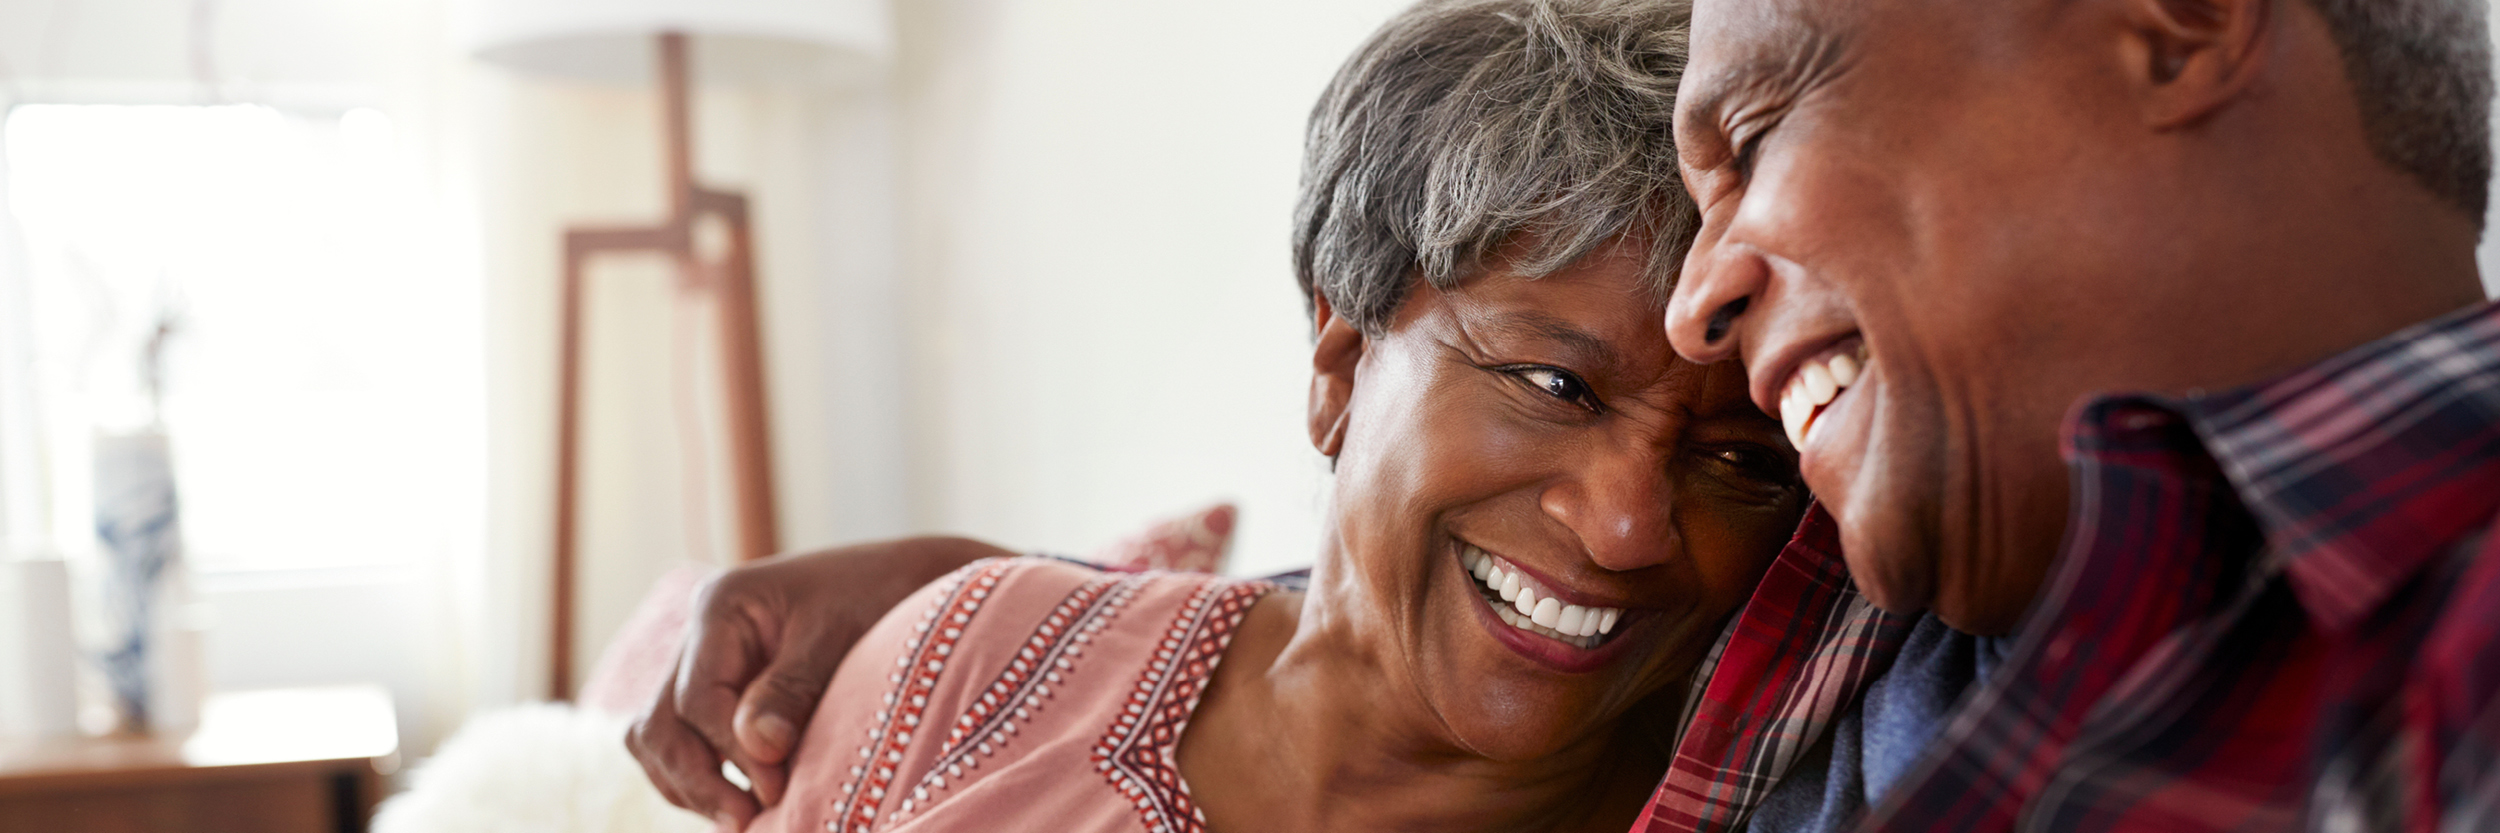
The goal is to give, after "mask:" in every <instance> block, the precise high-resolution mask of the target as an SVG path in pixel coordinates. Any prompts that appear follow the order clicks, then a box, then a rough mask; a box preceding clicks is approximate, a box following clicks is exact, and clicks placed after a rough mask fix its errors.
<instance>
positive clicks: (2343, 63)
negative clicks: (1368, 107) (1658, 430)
mask: <svg viewBox="0 0 2500 833" xmlns="http://www.w3.org/2000/svg"><path fill="white" fill-rule="evenodd" d="M1693 39H1694V47H1693V57H1692V61H1691V63H1690V65H1689V66H1688V67H1687V74H1686V76H1685V82H1684V87H1683V91H1682V98H1681V101H1680V103H1679V108H1678V115H1677V119H1676V122H1677V139H1678V145H1679V151H1680V153H1681V154H1682V156H1683V159H1684V162H1685V172H1686V179H1687V185H1688V186H1689V187H1690V188H1692V189H1693V193H1694V196H1695V198H1696V199H1697V200H1698V201H1699V202H1700V204H1701V205H1702V209H1703V227H1702V231H1701V234H1700V237H1699V240H1698V241H1697V243H1696V246H1695V248H1694V250H1693V252H1692V254H1691V256H1690V258H1689V259H1688V260H1687V262H1686V270H1685V272H1684V275H1683V278H1682V283H1681V284H1680V285H1679V286H1678V287H1677V290H1676V294H1675V297H1674V299H1673V302H1672V304H1671V306H1670V308H1669V313H1668V328H1669V331H1670V334H1671V336H1672V338H1673V339H1674V342H1675V344H1676V346H1677V348H1678V350H1679V352H1682V353H1684V354H1685V355H1686V356H1687V357H1689V358H1692V359H1694V360H1696V361H1715V360H1721V359H1735V360H1741V361H1743V362H1744V363H1745V364H1746V366H1747V368H1748V370H1749V372H1750V376H1751V381H1752V384H1753V386H1754V397H1755V400H1756V402H1757V403H1758V404H1760V405H1761V406H1762V407H1763V408H1764V409H1765V410H1768V411H1771V412H1773V413H1777V414H1779V415H1781V417H1782V419H1783V422H1784V423H1786V425H1787V426H1788V430H1789V434H1790V436H1791V438H1792V439H1794V440H1795V441H1796V443H1797V445H1798V446H1799V449H1800V451H1801V454H1802V458H1801V459H1802V462H1801V468H1802V471H1803V473H1804V475H1805V477H1806V480H1807V482H1808V484H1809V485H1810V486H1812V487H1813V488H1814V490H1815V492H1816V494H1817V496H1818V498H1819V499H1820V500H1821V501H1822V502H1823V503H1824V505H1826V506H1828V507H1831V509H1832V511H1833V512H1834V514H1835V515H1836V516H1837V517H1838V519H1839V521H1840V526H1841V536H1840V537H1841V540H1842V543H1843V551H1844V552H1845V554H1846V555H1845V557H1846V561H1847V567H1848V571H1849V573H1850V575H1851V576H1852V577H1853V578H1854V579H1855V583H1856V586H1857V587H1858V588H1859V589H1861V590H1863V592H1864V593H1865V594H1866V596H1867V597H1868V598H1870V599H1872V600H1873V601H1874V602H1875V603H1876V604H1878V605H1880V606H1882V607H1884V608H1887V609H1890V610H1894V611H1900V612H1905V613H1906V612H1913V611H1918V610H1922V609H1927V610H1932V611H1934V613H1935V615H1936V616H1937V617H1939V618H1940V619H1941V620H1942V621H1943V622H1945V623H1947V624H1950V625H1952V626H1954V627H1955V628H1958V629H1961V630H1964V631H1968V632H1971V633H1976V634H2010V635H2012V639H2011V640H2010V642H2009V643H2007V644H2006V645H2005V648H2004V653H2003V654H2002V656H2001V657H1999V658H1997V659H1996V664H1997V669H1996V671H1995V673H1993V674H1991V675H1988V676H1987V677H1986V678H1985V681H1984V683H1983V684H1982V685H1981V686H1980V687H1979V688H1978V689H1977V690H1976V691H1975V692H1973V693H1972V694H1971V695H1969V696H1968V698H1967V699H1965V700H1963V701H1962V703H1961V705H1960V706H1959V707H1958V709H1956V710H1955V711H1954V712H1952V713H1951V714H1950V716H1949V717H1947V716H1944V714H1943V713H1941V712H1939V713H1938V715H1939V717H1938V719H1937V720H1936V721H1935V722H1934V723H1933V724H1932V725H1930V726H1927V727H1925V730H1924V733H1925V734H1926V735H1927V736H1933V737H1935V738H1936V740H1935V743H1934V744H1933V745H1932V746H1930V747H1929V748H1928V749H1926V751H1925V754H1924V755H1923V756H1922V757H1920V758H1918V759H1917V760H1916V762H1915V763H1914V765H1911V766H1909V767H1908V768H1907V769H1906V771H1905V772H1904V773H1903V774H1901V776H1900V777H1899V779H1898V780H1897V781H1894V782H1892V783H1890V784H1889V785H1887V787H1886V788H1883V789H1880V790H1879V792H1881V793H1882V794H1881V795H1869V796H1868V799H1869V801H1871V802H1872V803H1873V804H1874V809H1873V811H1872V813H1871V816H1870V818H1868V819H1867V822H1868V823H1867V825H1866V826H1868V827H1872V828H1875V829H1944V830H2000V829H2010V828H2014V827H2018V826H2019V827H2023V828H2027V829H2058V830H2078V829H2086V830H2106V829H2237V828H2249V827H2254V828H2269V829H2273V828H2287V827H2293V826H2304V827H2318V828H2326V829H2393V828H2398V827H2403V828H2408V829H2422V830H2429V829H2454V830H2463V829H2488V827H2489V826H2490V825H2492V824H2494V823H2496V822H2500V818H2495V817H2494V816H2493V815H2492V813H2493V810H2494V806H2495V801H2496V800H2500V776H2496V775H2495V762H2494V755H2495V752H2500V745H2495V744H2500V699H2495V692H2496V691H2500V539H2495V538H2492V537H2490V536H2489V534H2488V533H2489V530H2490V529H2491V527H2492V523H2493V519H2494V515H2495V513H2500V308H2495V307H2493V306H2490V305H2485V304H2483V303H2482V298H2481V292H2480V289H2479V286H2478V283H2477V278H2476V273H2475V265H2474V246H2475V242H2476V239H2477V238H2478V236H2479V233H2480V230H2481V229H2480V224H2481V218H2482V216H2483V213H2484V201H2485V193H2484V189H2485V184H2486V182H2487V180H2488V177H2489V173H2490V150H2489V147H2488V130H2489V127H2488V124H2487V115H2488V102H2489V98H2490V80H2489V79H2490V75H2489V73H2490V66H2489V64H2490V58H2489V54H2488V53H2489V47H2488V45H2487V43H2488V42H2487V40H2486V29H2485V28H2484V21H2483V5H2482V3H2480V2H2470V0H1864V1H1863V2H1837V1H1835V0H1768V1H1767V2H1766V0H1697V2H1696V4H1695V9H1694V25H1693ZM2112 391H2115V392H2120V393H2117V394H2115V395H2098V396H2096V394H2102V393H2103V392H2112ZM2129 391H2139V392H2142V393H2125V392H2129ZM2078 403H2080V404H2078ZM2070 409H2071V410H2070ZM2061 425H2062V426H2063V429H2062V433H2061V428H2060V426H2061ZM2061 451H2062V452H2063V454H2064V456H2065V458H2066V464H2067V465H2066V466H2064V467H2062V466H2061V465H2060V460H2059V457H2060V453H2061ZM2067 467H2071V472H2070V471H2068V470H2066V469H2067ZM2069 507H2071V514H2069ZM2061 541H2062V542H2063V543H2062V545H2061ZM1775 577H1776V573H1775ZM1771 589H1772V588H1771V587H1769V586H1768V585H1766V586H1765V588H1764V592H1765V593H1769V592H1770V591H1771ZM1761 598H1762V597H1760V596H1757V599H1758V600H1759V599H1761ZM1798 618H1800V617H1799V614H1798V613H1797V612H1796V611H1795V610H1784V611H1780V612H1778V613H1777V614H1776V615H1775V616H1774V617H1773V619H1772V620H1769V621H1766V620H1764V619H1763V617H1758V616H1755V615H1754V614H1753V613H1752V612H1748V613H1747V614H1744V615H1743V616H1741V617H1740V623H1739V624H1738V626H1737V627H1738V630H1739V632H1740V633H1742V632H1744V631H1746V630H1748V629H1752V630H1756V631H1760V632H1765V633H1773V632H1779V631H1781V630H1783V629H1793V628H1794V625H1793V622H1794V620H1796V619H1798ZM1805 618H1809V619H1810V618H1812V616H1811V614H1808V615H1807V616H1806V617H1805ZM1764 650H1766V649H1765V648H1764V643H1762V642H1760V641H1756V642H1753V643H1748V642H1747V641H1745V640H1743V639H1741V638H1740V639H1738V640H1736V641H1733V642H1731V643H1730V645H1729V646H1728V648H1727V649H1726V653H1725V655H1724V656H1725V659H1723V661H1722V665H1721V668H1720V671H1721V675H1720V676H1721V677H1729V676H1730V675H1729V673H1728V672H1729V669H1730V667H1731V665H1736V666H1751V667H1757V668H1758V667H1759V666H1763V665H1765V664H1766V662H1765V661H1764V660H1762V659H1761V658H1760V657H1759V656H1749V654H1759V653H1762V652H1763V651H1764ZM1883 650H1884V649H1877V650H1874V651H1871V652H1870V653H1873V654H1881V653H1882V652H1883ZM1767 664H1770V665H1778V663H1775V662H1773V663H1767ZM1881 664H1882V662H1881V660H1880V659H1878V660H1876V661H1873V662H1866V663H1858V664H1846V663H1843V664H1832V665H1828V666H1825V667H1819V668H1807V667H1802V666H1799V665H1796V664H1793V663H1792V664H1789V665H1787V666H1785V667H1782V668H1779V669H1775V670H1772V671H1768V672H1761V673H1756V674H1754V676H1752V677H1751V678H1750V679H1742V680H1739V679H1718V680H1713V682H1712V683H1711V685H1712V687H1713V689H1714V692H1716V693H1714V694H1713V695H1712V696H1711V697H1709V698H1706V701H1705V704H1704V706H1703V713H1702V714H1701V715H1700V716H1699V717H1697V718H1696V722H1695V723H1694V724H1693V729H1692V734H1691V735H1689V736H1688V737H1687V739H1686V743H1685V745H1684V747H1683V748H1682V750H1680V752H1679V755H1678V758H1679V761H1678V767H1679V769H1678V772H1677V773H1676V774H1674V775H1671V776H1670V778H1669V781H1668V783H1667V784H1665V785H1663V786H1662V788H1661V791H1660V794H1659V796H1658V798H1657V799H1656V801H1655V802H1654V804H1653V808H1652V814H1651V824H1652V825H1653V826H1654V827H1655V828H1657V829H1676V828H1717V827H1725V826H1728V825H1732V824H1735V823H1737V822H1738V821H1739V820H1741V819H1742V818H1743V815H1744V813H1745V811H1746V807H1745V803H1746V802H1747V801H1750V800H1751V798H1749V797H1741V796H1740V797H1736V798H1726V797H1725V796H1726V795H1727V794H1728V793H1730V792H1735V793H1742V792H1746V791H1747V790H1749V789H1752V788H1751V787H1750V785H1748V784H1746V783H1744V780H1743V779H1742V778H1736V777H1731V776H1730V775H1729V773H1742V772H1743V771H1745V770H1746V768H1747V767H1748V765H1749V764H1750V763H1751V762H1752V760H1753V759H1757V758H1759V757H1762V756H1763V755H1764V754H1765V750H1776V749H1781V748H1792V749H1793V748H1795V747H1796V746H1797V744H1796V743H1794V742H1793V740H1791V739H1789V738H1783V737H1781V736H1780V735H1779V733H1778V732H1756V731H1750V730H1748V729H1745V728H1736V729H1729V728H1725V727H1727V726H1729V725H1734V726H1738V727H1745V726H1752V725H1758V724H1756V723H1753V722H1749V718H1762V717H1769V716H1772V715H1775V714H1778V713H1779V712H1778V711H1777V710H1776V709H1757V708H1752V707H1750V706H1748V705H1746V704H1742V703H1739V702H1738V701H1737V699H1736V698H1737V697H1739V696H1741V695H1740V692H1741V691H1742V690H1744V689H1745V688H1746V687H1747V686H1746V685H1745V684H1751V685H1753V686H1769V687H1770V688H1772V689H1775V690H1788V689H1796V688H1804V689H1817V688H1825V687H1838V688H1853V687H1857V686H1860V685H1862V684H1863V681H1864V679H1865V678H1866V677H1868V676H1870V675H1871V673H1873V670H1870V669H1875V670H1879V667H1880V666H1881ZM1736 676H1738V677H1742V676H1743V675H1742V674H1738V675H1736ZM1723 683H1726V684H1728V685H1726V686H1722V684H1723ZM1873 708H1874V707H1873V706H1872V705H1871V704H1870V705H1869V706H1868V709H1869V710H1870V711H1872V709H1873ZM1806 722H1807V723H1812V721H1806ZM1792 728H1793V727H1792ZM1908 734H1910V735H1917V734H1920V733H1918V732H1911V733H1908Z"/></svg>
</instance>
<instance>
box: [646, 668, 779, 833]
mask: <svg viewBox="0 0 2500 833" xmlns="http://www.w3.org/2000/svg"><path fill="white" fill-rule="evenodd" d="M670 682H671V683H672V685H670V686H669V687H668V688H667V689H663V691H662V693H661V694H660V696H659V698H658V699H657V700H656V701H655V702H654V703H653V704H652V706H651V707H650V708H649V709H646V710H645V711H644V712H643V714H642V716H641V717H640V718H638V719H636V720H635V721H634V725H633V727H632V728H631V729H629V730H627V731H626V733H625V748H626V749H627V750H628V751H631V752H632V753H633V755H634V760H636V761H638V762H640V763H641V764H642V771H643V773H644V774H645V775H648V776H650V778H651V783H652V785H653V786H655V787H657V788H659V791H660V796H661V797H663V798H666V799H668V803H670V804H675V805H677V806H679V807H684V808H686V809H688V810H692V811H694V812H696V813H700V814H702V815H703V816H705V817H707V818H710V819H712V820H713V821H714V823H715V824H717V825H721V826H723V827H724V828H726V829H729V830H738V829H742V828H744V827H745V826H746V824H747V822H749V821H753V820H754V818H755V814H756V813H757V812H760V811H761V809H762V808H761V806H760V805H758V804H757V803H756V801H755V798H754V797H753V796H750V795H748V794H747V793H746V791H744V790H741V789H738V787H737V786H736V785H734V784H731V783H729V779H727V778H724V777H722V776H721V771H720V760H721V759H720V756H719V755H717V754H714V753H713V751H712V747H711V746H710V745H709V744H706V743H705V742H704V741H703V739H702V737H701V736H700V735H698V734H696V733H695V732H694V731H693V729H692V728H691V727H689V726H687V725H686V724H685V722H684V721H682V720H680V719H679V718H678V715H677V713H676V709H675V708H674V706H673V701H674V699H675V698H674V696H673V689H674V688H675V685H674V683H675V680H673V679H672V680H671V681H670Z"/></svg>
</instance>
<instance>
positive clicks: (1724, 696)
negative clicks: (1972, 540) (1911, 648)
mask: <svg viewBox="0 0 2500 833" xmlns="http://www.w3.org/2000/svg"><path fill="white" fill-rule="evenodd" d="M1910 625H1911V619H1910V618H1909V617H1905V616H1895V615H1892V614H1888V613H1885V612H1883V611H1882V610H1879V609H1877V608H1876V607H1875V606H1874V605H1873V604H1871V603H1869V602H1867V600H1866V597H1864V596H1861V595H1858V590H1857V586H1856V585H1853V584H1851V583H1850V582H1849V565H1847V564H1846V563H1843V562H1842V561H1841V559H1840V538H1839V530H1838V529H1837V527H1836V526H1835V525H1834V523H1833V521H1832V518H1831V516H1830V515H1828V514H1825V513H1824V511H1823V509H1822V507H1821V506H1819V505H1818V506H1815V507H1812V508H1809V509H1808V510H1807V511H1806V517H1805V521H1804V522H1803V523H1801V524H1798V526H1797V536H1796V538H1794V539H1792V540H1790V541H1789V543H1788V547H1787V548H1786V549H1784V550H1782V551H1781V552H1780V555H1779V558H1777V559H1775V560H1773V561H1772V562H1771V569H1770V570H1769V571H1768V572H1766V573H1764V574H1763V576H1762V583H1761V584H1759V585H1757V586H1756V587H1755V588H1754V594H1753V598H1752V599H1751V600H1749V601H1748V602H1746V604H1745V608H1744V612H1743V613H1742V614H1740V615H1738V616H1737V618H1736V620H1735V621H1734V622H1733V623H1731V624H1730V625H1729V626H1728V630H1727V632H1726V633H1725V634H1723V635H1721V636H1720V637H1719V643H1718V645H1717V646H1716V647H1713V648H1712V649H1711V653H1710V656H1709V658H1708V659H1705V660H1704V661H1703V663H1702V667H1701V669H1700V670H1699V671H1698V672H1697V676H1696V680H1699V681H1701V682H1700V683H1699V685H1697V686H1696V688H1695V690H1694V694H1693V696H1692V697H1690V698H1687V700H1686V706H1685V720H1684V726H1685V727H1686V728H1685V730H1684V737H1683V738H1682V739H1681V740H1680V741H1678V743H1677V745H1676V754H1675V758H1674V760H1673V761H1672V762H1670V763H1669V764H1668V767H1667V776H1666V780H1664V781H1661V782H1660V783H1659V784H1658V791H1657V793H1656V794H1654V795H1652V796H1651V797H1650V801H1649V808H1648V809H1647V810H1645V811H1644V812H1643V813H1642V816H1641V819H1642V820H1641V822H1640V824H1639V825H1637V826H1636V829H1641V830H1649V831H1670V830H1709V831H1718V830H1733V829H1737V828H1738V827H1740V826H1741V825H1742V823H1743V822H1744V820H1745V818H1746V816H1748V815H1749V814H1751V813H1752V812H1753V808H1754V807H1755V806H1756V805H1759V804H1760V803H1761V802H1762V797H1763V796H1764V795H1765V794H1767V793H1769V792H1770V791H1771V787H1772V786H1774V785H1776V784H1778V783H1779V780H1780V778H1782V777H1784V776H1786V775H1787V774H1788V769H1789V767H1790V766H1791V765H1793V764H1795V763H1796V761H1797V758H1798V757H1799V756H1801V755H1803V754H1804V753H1805V751H1806V749H1807V748H1808V747H1811V746H1813V745H1814V743H1815V741H1817V740H1819V739H1820V738H1822V736H1823V733H1824V732H1825V731H1826V730H1828V729H1829V728H1830V727H1831V724H1832V721H1834V720H1837V719H1839V718H1840V715H1841V713H1842V712H1843V711H1845V710H1847V709H1848V707H1849V706H1850V705H1851V704H1853V703H1855V702H1856V701H1857V699H1858V696H1859V695H1860V694H1863V693H1865V691H1866V686H1867V684H1868V683H1871V682H1873V681H1874V679H1875V677H1876V676H1877V675H1880V674H1882V673H1883V671H1884V669H1885V668H1888V667H1890V666H1891V665H1892V658H1893V656H1894V655H1895V654H1898V653H1899V652H1900V650H1901V641H1902V639H1904V638H1905V637H1907V636H1908V635H1909V632H1910Z"/></svg>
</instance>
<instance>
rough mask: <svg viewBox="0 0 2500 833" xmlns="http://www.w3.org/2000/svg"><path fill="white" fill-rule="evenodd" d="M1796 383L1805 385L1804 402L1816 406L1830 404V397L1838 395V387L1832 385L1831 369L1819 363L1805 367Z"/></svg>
mask: <svg viewBox="0 0 2500 833" xmlns="http://www.w3.org/2000/svg"><path fill="white" fill-rule="evenodd" d="M1798 381H1801V382H1804V383H1806V401H1808V402H1812V403H1814V404H1816V405H1828V404H1831V401H1832V396H1833V395H1835V394H1838V393H1840V386H1839V385H1836V384H1833V383H1832V369H1831V368H1828V367H1824V366H1823V365H1822V364H1820V363H1814V364H1808V365H1806V369H1805V372H1804V373H1802V374H1799V375H1798Z"/></svg>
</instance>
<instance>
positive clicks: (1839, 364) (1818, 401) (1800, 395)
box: [1779, 344, 1866, 447]
mask: <svg viewBox="0 0 2500 833" xmlns="http://www.w3.org/2000/svg"><path fill="white" fill-rule="evenodd" d="M1865 350H1866V346H1865V345H1864V344H1860V345H1858V347H1857V351H1856V352H1854V353H1837V354H1833V355H1831V356H1828V357H1825V358H1822V359H1816V360H1813V361H1808V362H1806V363H1805V365H1804V366H1803V367H1799V368H1797V375H1796V376H1795V377H1794V378H1791V379H1789V380H1788V388H1787V389H1786V390H1782V391H1780V406H1779V410H1780V413H1779V417H1780V427H1781V428H1784V429H1787V431H1788V443H1789V444H1790V445H1795V446H1800V447H1802V446H1804V445H1805V442H1806V431H1807V430H1808V429H1810V428H1812V427H1813V426H1814V419H1815V416H1816V409H1818V408H1821V407H1823V406H1825V405H1829V404H1831V402H1832V399H1833V398H1834V397H1838V396H1839V395H1840V392H1841V391H1844V390H1848V389H1849V386H1850V385H1854V384H1857V383H1858V379H1859V378H1860V377H1861V376H1863V375H1865V371H1866V364H1865V362H1864V360H1863V359H1861V358H1860V355H1861V354H1863V352H1864V351H1865Z"/></svg>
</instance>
